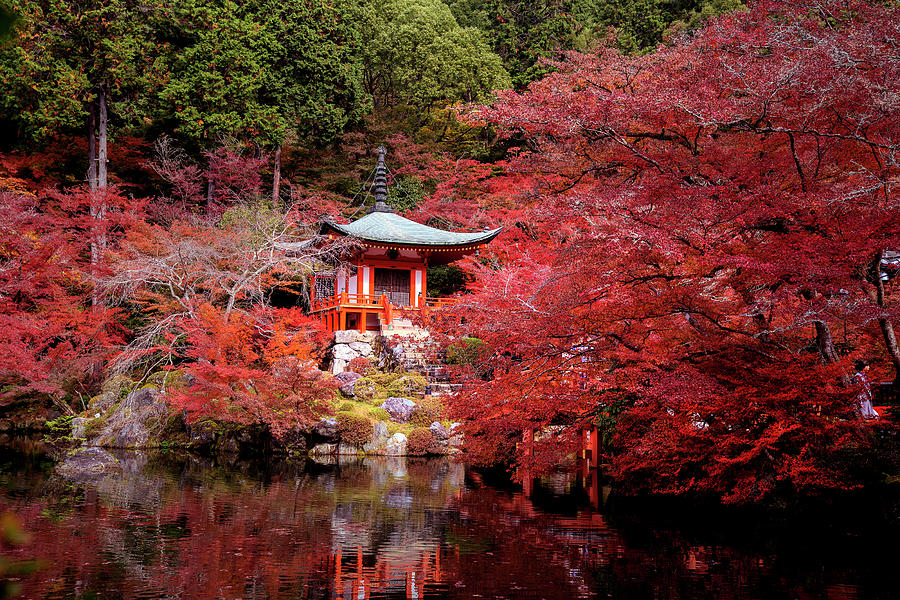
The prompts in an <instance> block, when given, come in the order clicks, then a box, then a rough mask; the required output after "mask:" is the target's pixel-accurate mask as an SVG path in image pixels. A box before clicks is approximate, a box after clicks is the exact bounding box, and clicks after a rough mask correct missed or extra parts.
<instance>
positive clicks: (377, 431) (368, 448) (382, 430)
mask: <svg viewBox="0 0 900 600" xmlns="http://www.w3.org/2000/svg"><path fill="white" fill-rule="evenodd" d="M390 437H391V434H390V432H389V431H388V428H387V425H385V424H384V422H382V421H377V422H376V423H375V424H374V425H372V439H371V440H369V441H368V442H366V443H365V444H363V447H362V450H363V452H365V453H367V454H374V453H376V451H377V450H379V449H380V448H381V447H382V446H384V444H385V443H386V442H387V441H388V439H390Z"/></svg>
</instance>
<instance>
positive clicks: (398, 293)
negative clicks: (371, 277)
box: [375, 269, 410, 306]
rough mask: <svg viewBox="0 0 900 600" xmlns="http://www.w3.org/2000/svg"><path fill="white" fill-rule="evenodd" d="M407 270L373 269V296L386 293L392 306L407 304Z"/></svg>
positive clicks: (408, 275)
mask: <svg viewBox="0 0 900 600" xmlns="http://www.w3.org/2000/svg"><path fill="white" fill-rule="evenodd" d="M409 277H410V274H409V270H408V269H375V296H380V295H382V294H384V295H386V296H387V297H388V299H389V300H390V301H391V304H393V305H394V306H409Z"/></svg>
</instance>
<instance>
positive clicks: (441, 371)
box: [380, 318, 459, 396]
mask: <svg viewBox="0 0 900 600" xmlns="http://www.w3.org/2000/svg"><path fill="white" fill-rule="evenodd" d="M380 333H381V336H382V338H383V340H384V342H385V347H386V348H387V349H388V350H389V352H390V354H391V357H390V358H391V360H392V362H394V364H396V365H398V366H399V367H401V368H402V369H403V370H404V371H410V372H413V373H419V374H420V375H422V376H424V377H425V379H426V380H427V381H428V386H429V387H430V389H431V394H432V395H435V396H438V395H445V394H450V393H452V392H454V391H456V389H457V388H458V387H459V386H458V385H457V384H451V383H450V378H449V376H448V375H447V372H446V369H445V367H444V365H443V364H440V363H432V362H429V361H428V356H427V348H428V345H429V339H428V338H429V335H428V332H427V331H426V330H424V329H422V328H421V327H419V326H417V325H415V324H413V322H412V321H411V320H409V319H398V318H394V320H393V323H392V325H391V327H387V326H386V325H385V324H384V322H381V324H380Z"/></svg>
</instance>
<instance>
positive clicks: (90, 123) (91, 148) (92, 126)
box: [87, 102, 100, 302]
mask: <svg viewBox="0 0 900 600" xmlns="http://www.w3.org/2000/svg"><path fill="white" fill-rule="evenodd" d="M95 109H96V107H95V105H94V103H93V102H91V103H90V104H89V105H88V119H87V139H88V168H87V182H88V190H89V192H90V196H91V207H90V209H91V219H96V218H97V210H98V206H97V198H96V193H97V121H96V118H95V116H94V110H95ZM92 229H93V231H92V232H91V265H94V266H96V265H97V264H98V263H99V262H100V248H99V246H98V244H97V224H96V222H95V223H93V227H92ZM94 300H95V302H96V300H97V298H96V297H95V298H94Z"/></svg>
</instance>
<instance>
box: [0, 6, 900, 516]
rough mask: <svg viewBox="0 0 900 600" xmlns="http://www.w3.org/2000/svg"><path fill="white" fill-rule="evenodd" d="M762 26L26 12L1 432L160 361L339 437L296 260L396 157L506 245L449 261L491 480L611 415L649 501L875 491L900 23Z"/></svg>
mask: <svg viewBox="0 0 900 600" xmlns="http://www.w3.org/2000/svg"><path fill="white" fill-rule="evenodd" d="M745 4H746V5H745ZM745 4H744V3H741V2H738V1H737V0H706V1H697V2H694V1H688V0H675V1H662V0H602V1H597V2H593V1H587V0H539V1H536V2H519V1H516V0H444V1H441V0H380V1H375V0H302V1H301V0H278V1H274V0H247V1H243V2H207V1H205V0H171V1H164V2H159V3H151V4H147V3H144V2H141V1H139V0H86V1H84V2H80V3H77V4H76V3H72V2H69V1H67V0H9V1H7V2H6V6H5V10H4V13H3V14H2V17H0V18H2V19H3V23H4V24H3V25H0V36H3V37H2V40H0V252H2V256H0V265H2V266H0V385H2V396H0V406H2V407H3V409H4V411H6V412H5V413H4V414H5V415H7V416H5V417H4V418H5V419H7V421H14V420H15V419H16V418H18V417H14V416H9V415H15V414H20V413H28V414H32V413H33V414H36V415H39V416H38V417H36V418H38V419H42V418H43V417H45V416H46V415H47V414H48V410H50V409H52V410H55V411H57V412H61V413H68V414H75V413H79V412H82V411H84V410H85V409H86V408H87V406H88V405H89V402H90V399H91V398H92V397H96V396H97V395H98V394H100V393H101V391H102V390H103V389H104V388H103V386H104V385H105V384H106V383H108V382H109V381H111V380H114V379H115V378H116V377H124V376H128V377H130V378H132V380H134V381H137V382H138V383H139V384H141V383H143V382H145V381H147V380H148V379H149V378H152V377H158V376H160V375H159V374H160V373H162V374H163V375H162V376H163V377H168V375H166V374H172V377H173V381H174V380H178V381H183V382H188V381H189V382H191V383H190V385H188V384H187V383H185V384H184V385H183V386H182V387H181V388H178V389H176V390H175V391H174V392H173V393H172V394H171V398H170V400H171V402H172V403H173V405H174V406H176V407H178V408H180V409H183V410H185V411H186V412H187V413H190V414H192V415H194V416H195V418H203V417H208V416H210V415H219V416H221V415H225V417H224V418H226V419H227V420H231V421H232V422H235V423H240V424H255V425H263V426H265V427H268V428H270V429H271V431H272V432H273V433H274V434H275V435H279V434H281V433H283V432H285V431H288V430H290V429H291V428H292V427H297V426H309V425H310V424H311V423H314V422H315V421H316V419H318V418H319V416H320V415H321V414H323V411H325V412H327V408H326V405H327V403H328V401H329V398H331V397H332V396H333V394H334V391H333V390H334V388H335V385H334V383H333V382H332V381H330V380H329V378H328V377H327V376H325V375H324V374H323V373H322V372H321V371H320V370H319V369H318V365H319V362H318V361H319V360H320V359H321V353H322V349H323V348H324V346H325V345H326V343H327V341H326V340H325V334H324V333H323V332H322V330H321V328H320V326H319V325H318V324H317V323H314V322H313V321H312V320H310V319H309V318H308V317H307V316H305V315H304V311H303V309H304V307H305V306H306V303H307V302H308V289H307V286H308V276H309V273H310V272H311V271H312V270H313V269H314V268H315V267H316V266H317V265H319V264H321V263H322V261H323V260H326V259H330V258H333V257H335V256H337V255H338V254H339V252H340V248H336V247H333V246H327V247H326V246H321V245H316V244H308V245H303V244H296V243H297V242H303V241H305V240H309V239H310V238H312V237H313V236H315V234H316V225H317V223H318V222H319V221H320V219H321V218H322V217H323V216H328V217H330V218H335V219H351V220H352V219H353V218H356V217H358V216H359V215H361V214H362V212H363V210H362V209H363V208H364V205H365V204H366V203H370V202H371V201H372V199H371V197H370V196H369V195H368V194H367V193H366V188H367V185H368V184H369V183H370V175H371V171H372V169H373V167H374V160H375V154H374V152H375V148H376V147H377V146H379V145H381V144H384V145H385V146H387V148H388V157H389V166H390V169H391V183H392V187H391V192H390V197H389V200H390V202H391V204H392V205H393V206H394V207H395V208H396V209H397V210H398V211H401V212H404V213H405V214H406V215H407V216H409V217H410V218H413V219H416V220H418V221H421V222H425V223H428V224H430V225H434V226H438V227H442V228H445V229H453V230H469V231H471V230H481V229H483V228H486V227H497V226H503V227H504V232H503V234H502V235H501V237H500V238H498V239H497V241H496V242H495V243H494V244H493V245H492V246H491V247H489V248H488V249H486V250H484V251H483V252H480V253H479V255H478V256H477V257H474V258H472V259H471V260H469V261H468V262H466V263H464V264H463V265H461V269H445V270H444V271H442V272H440V273H436V274H435V282H436V285H437V286H439V287H436V288H435V289H439V288H440V289H442V290H444V291H447V292H450V291H459V292H464V293H461V297H462V298H463V301H462V302H461V303H460V304H459V306H458V307H457V308H456V309H454V311H453V313H452V314H450V315H448V317H447V318H446V319H444V320H442V319H440V318H435V320H434V321H433V322H430V323H429V325H430V326H431V327H432V328H433V330H434V332H435V335H436V336H437V337H441V336H443V337H442V339H443V340H444V342H445V344H446V345H448V346H453V344H457V349H458V345H459V343H460V342H459V339H460V337H461V336H468V337H469V338H471V339H473V340H475V341H474V342H473V346H472V347H471V348H468V353H467V355H466V357H465V360H462V361H460V362H461V363H463V364H460V365H458V368H457V371H458V372H457V373H456V374H455V375H456V377H457V378H458V379H457V380H458V381H460V382H462V383H464V384H465V387H464V388H463V391H462V392H461V393H460V394H459V395H458V397H457V398H456V400H455V401H454V406H453V410H454V411H455V412H454V415H455V416H456V417H457V418H458V419H459V420H461V421H463V422H464V427H465V429H466V434H467V436H468V438H469V439H470V440H471V444H470V452H471V455H472V456H473V457H476V458H478V459H481V460H483V461H485V462H498V461H503V462H508V463H518V464H521V465H523V466H527V467H529V469H535V470H537V471H540V469H542V468H546V467H548V466H549V465H551V464H554V463H555V462H556V461H557V460H558V459H560V458H561V457H564V456H565V455H566V454H567V453H570V452H571V451H573V450H574V449H575V447H576V444H577V443H578V439H579V438H578V436H579V435H580V431H581V430H582V429H583V427H585V426H588V425H590V426H594V425H597V426H599V427H600V428H601V430H602V431H603V432H604V435H605V438H604V451H605V452H606V453H607V459H608V460H609V464H610V469H611V473H613V474H614V476H616V477H617V478H618V479H619V480H621V481H622V482H627V484H628V485H630V486H631V487H632V489H634V490H640V491H650V492H654V493H660V492H661V493H681V492H684V491H691V492H702V493H711V494H714V495H718V496H720V497H724V498H726V499H727V500H730V501H736V502H744V501H755V500H759V499H761V498H765V497H768V496H770V495H771V494H774V493H776V492H780V491H784V490H785V489H787V490H790V491H802V492H804V493H806V492H811V493H817V492H820V491H822V490H828V489H835V488H846V487H853V486H856V485H860V484H861V482H869V481H873V480H878V479H879V478H883V473H884V472H886V471H889V470H891V469H895V468H896V465H893V464H892V463H891V461H893V460H894V458H892V457H891V456H888V455H887V454H885V453H884V452H881V450H880V448H882V447H883V446H884V444H885V443H886V442H885V440H890V439H893V438H892V437H891V436H892V435H893V434H892V433H886V432H888V431H892V428H893V425H891V424H890V421H889V420H888V419H886V418H881V419H879V420H878V423H877V424H875V425H873V424H871V423H866V422H863V420H862V419H861V417H860V415H859V410H858V407H857V404H858V403H857V400H856V399H857V397H858V394H860V383H859V381H860V380H859V379H858V378H855V377H854V372H855V369H854V368H853V367H852V364H853V361H854V360H856V359H865V360H866V361H868V362H871V363H872V374H871V375H870V377H872V378H873V381H877V380H884V381H890V380H895V379H897V378H898V372H900V349H898V345H897V341H896V336H895V333H894V329H893V322H894V321H895V320H896V316H897V314H896V313H897V307H896V300H895V299H894V298H893V296H892V288H893V287H894V285H895V279H894V277H895V274H896V263H895V262H894V263H892V262H890V260H889V259H890V257H892V256H896V251H897V250H898V249H900V222H898V218H900V210H898V206H897V195H896V191H895V188H894V186H895V185H896V183H897V177H898V173H900V165H898V151H900V145H898V144H900V140H898V129H897V125H896V123H897V116H898V110H900V89H898V81H900V73H898V62H897V60H896V53H897V46H896V40H897V39H900V30H898V23H900V18H898V16H900V15H898V9H897V7H896V5H895V4H894V3H891V2H865V1H856V0H852V1H837V0H825V1H813V0H810V1H804V2H779V1H771V0H763V1H759V2H750V3H745ZM7 23H8V27H7V26H6V25H5V24H7ZM286 247H290V248H294V249H295V250H294V251H292V254H291V259H290V260H284V254H283V252H281V251H282V250H283V249H284V248H286ZM439 280H440V283H439V284H438V283H437V282H438V281H439ZM463 288H465V289H463ZM461 323H462V325H461ZM248 382H250V383H248ZM15 411H19V412H15ZM887 416H888V415H882V417H887ZM529 431H544V432H546V431H555V432H556V433H555V434H553V435H546V436H544V437H542V438H540V439H539V440H538V442H537V443H536V444H534V445H532V444H529V445H528V449H527V451H525V450H523V445H522V444H520V442H521V440H522V435H523V432H529ZM529 472H531V471H529ZM648 473H652V474H653V476H652V477H649V476H648Z"/></svg>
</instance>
